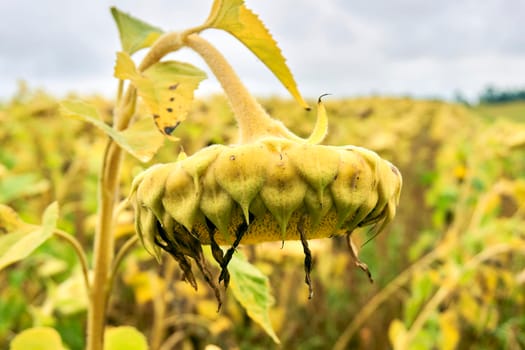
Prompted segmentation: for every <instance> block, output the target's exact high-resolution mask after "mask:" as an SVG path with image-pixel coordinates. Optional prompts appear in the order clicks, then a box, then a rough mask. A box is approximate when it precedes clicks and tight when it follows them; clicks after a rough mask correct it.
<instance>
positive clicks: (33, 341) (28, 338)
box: [10, 327, 64, 350]
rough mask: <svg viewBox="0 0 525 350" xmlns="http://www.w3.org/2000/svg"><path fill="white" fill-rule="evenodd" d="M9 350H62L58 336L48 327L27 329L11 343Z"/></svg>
mask: <svg viewBox="0 0 525 350" xmlns="http://www.w3.org/2000/svg"><path fill="white" fill-rule="evenodd" d="M10 349H11V350H63V349H64V346H63V345H62V339H60V334H58V332H57V331H56V330H55V329H53V328H50V327H35V328H29V329H26V330H25V331H23V332H21V333H19V334H18V335H17V336H16V337H14V338H13V340H12V341H11V346H10Z"/></svg>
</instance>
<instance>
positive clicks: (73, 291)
mask: <svg viewBox="0 0 525 350" xmlns="http://www.w3.org/2000/svg"><path fill="white" fill-rule="evenodd" d="M47 301H48V302H50V303H51V304H52V305H53V306H54V309H56V310H57V311H60V313H61V314H63V315H71V314H75V313H77V312H81V311H84V310H86V309H87V306H88V295H87V291H86V285H85V282H84V275H83V274H82V273H81V271H80V270H77V271H76V272H75V274H74V275H72V276H70V277H69V278H68V279H66V280H65V281H64V282H62V283H60V284H59V285H58V286H57V287H56V288H54V289H53V290H52V291H51V292H50V293H49V296H48V299H47Z"/></svg>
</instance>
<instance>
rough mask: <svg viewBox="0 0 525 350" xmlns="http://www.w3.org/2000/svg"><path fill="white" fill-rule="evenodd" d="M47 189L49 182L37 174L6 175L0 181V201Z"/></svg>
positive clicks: (7, 200)
mask: <svg viewBox="0 0 525 350" xmlns="http://www.w3.org/2000/svg"><path fill="white" fill-rule="evenodd" d="M48 189H49V182H48V181H47V180H44V179H41V178H40V176H39V175H38V174H34V173H25V174H16V175H8V176H6V177H4V178H3V179H2V180H1V181H0V202H4V203H6V202H9V201H11V200H13V199H15V198H19V197H23V196H30V195H35V194H38V193H42V192H44V191H47V190H48Z"/></svg>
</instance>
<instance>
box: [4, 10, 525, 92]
mask: <svg viewBox="0 0 525 350" xmlns="http://www.w3.org/2000/svg"><path fill="white" fill-rule="evenodd" d="M211 3H212V0H207V1H172V0H151V1H147V2H145V1H141V0H114V1H111V2H110V1H68V0H46V1H45V2H39V1H31V0H18V1H3V2H0V13H2V17H3V20H2V21H1V22H0V43H1V46H0V74H1V76H2V79H1V80H0V97H1V98H6V97H8V96H9V95H10V94H12V93H13V92H14V90H15V89H16V81H17V80H18V79H21V78H22V79H26V80H27V81H28V82H29V84H30V86H33V85H38V86H42V87H44V88H46V89H47V90H49V91H50V92H52V93H55V94H59V95H62V94H65V93H66V92H67V91H69V90H75V91H77V92H78V93H93V92H101V93H105V94H108V96H112V95H111V92H112V91H113V89H114V85H115V81H114V79H113V78H112V70H113V61H114V57H115V56H114V53H115V51H117V50H118V49H119V43H118V34H117V31H116V28H115V26H114V24H113V21H112V18H111V16H110V14H109V7H110V6H111V5H116V6H118V7H119V8H121V9H122V10H124V11H125V12H129V13H131V14H132V15H135V16H137V17H139V18H141V19H144V20H145V21H147V22H150V23H152V24H154V25H156V26H159V27H161V28H164V29H167V30H173V29H183V28H187V27H189V26H193V25H196V24H198V23H201V22H202V21H203V20H204V19H205V18H206V17H207V14H208V11H209V8H210V6H211ZM247 4H248V6H249V7H250V8H252V9H254V11H255V12H256V13H258V14H259V15H260V17H261V18H262V19H263V21H264V22H265V23H266V24H267V26H268V27H269V28H270V31H271V32H272V33H273V35H274V37H275V38H276V39H277V41H278V42H279V45H280V47H281V49H282V51H283V53H284V55H285V57H286V58H287V60H288V63H289V65H290V67H291V69H292V72H293V73H294V75H295V77H296V80H297V81H298V83H299V87H300V89H301V91H303V93H304V94H305V95H307V96H310V97H315V96H318V95H319V94H321V93H324V92H331V93H333V94H334V95H336V96H340V97H342V96H349V95H355V94H360V95H362V94H368V93H371V92H376V93H388V94H412V95H416V96H440V97H449V96H451V95H452V93H453V92H454V91H455V90H457V89H460V90H462V91H464V92H465V93H467V94H468V95H469V96H472V97H473V96H475V94H476V93H477V92H479V91H481V90H482V89H483V87H484V86H485V85H487V84H488V83H493V84H496V85H503V86H520V85H522V86H523V84H524V82H523V78H522V77H521V76H520V75H519V74H518V73H517V72H519V71H520V69H521V71H522V70H523V67H524V66H525V35H522V32H523V31H522V27H523V25H522V21H523V19H522V16H523V13H525V2H523V1H522V0H478V1H474V0H465V1H461V2H457V1H452V0H442V1H439V2H437V1H421V0H392V1H387V0H379V1H355V2H354V1H351V2H350V1H346V0H325V1H323V2H319V1H314V0H301V1H300V0H281V1H279V2H276V1H255V0H247ZM203 35H204V36H206V37H207V38H209V39H210V40H212V42H213V43H214V44H216V46H217V47H218V48H219V49H220V50H221V51H222V52H223V53H224V54H225V56H226V57H227V58H228V59H229V60H230V61H231V63H232V65H233V66H234V67H235V68H236V70H237V71H238V73H239V75H240V76H241V77H242V79H243V81H244V82H245V83H246V85H247V86H248V88H249V89H250V90H251V91H252V92H254V93H255V94H263V95H271V94H279V95H284V96H287V92H286V90H285V89H284V88H283V87H282V86H281V85H280V83H279V82H278V81H277V80H276V79H275V78H274V77H273V76H272V75H271V73H270V72H269V71H268V70H267V69H266V68H265V67H264V66H263V65H262V64H261V63H260V62H258V61H257V59H256V58H255V57H254V56H253V55H252V54H251V53H250V52H248V50H246V49H245V48H244V47H243V46H242V45H241V44H239V43H238V42H236V41H235V39H233V38H231V37H229V36H228V35H227V34H225V33H218V32H217V31H207V32H206V33H204V34H203ZM173 57H174V58H176V59H180V60H185V59H189V60H190V61H191V62H193V63H194V64H196V65H198V66H199V67H201V68H204V67H205V65H204V63H203V61H202V60H200V59H199V58H197V57H196V56H195V55H192V54H190V53H188V52H187V51H184V52H182V53H180V54H177V55H175V56H173ZM208 72H209V70H208ZM219 90H220V86H219V85H218V83H217V82H216V81H214V80H213V79H210V80H209V81H207V82H206V83H204V84H203V85H202V89H201V93H200V95H202V94H203V93H210V92H216V91H219Z"/></svg>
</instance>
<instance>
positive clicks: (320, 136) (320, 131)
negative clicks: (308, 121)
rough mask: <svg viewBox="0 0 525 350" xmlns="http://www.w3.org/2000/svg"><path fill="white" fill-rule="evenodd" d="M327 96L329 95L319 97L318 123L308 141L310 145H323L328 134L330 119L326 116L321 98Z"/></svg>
mask: <svg viewBox="0 0 525 350" xmlns="http://www.w3.org/2000/svg"><path fill="white" fill-rule="evenodd" d="M326 95H327V94H324V95H321V96H319V99H318V100H317V121H316V123H315V126H314V130H313V131H312V134H311V135H310V137H309V138H308V140H307V142H308V143H311V144H313V145H316V144H318V143H321V141H323V140H324V138H325V137H326V133H327V131H328V117H327V115H326V108H325V106H324V104H323V101H321V98H323V96H326Z"/></svg>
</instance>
